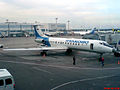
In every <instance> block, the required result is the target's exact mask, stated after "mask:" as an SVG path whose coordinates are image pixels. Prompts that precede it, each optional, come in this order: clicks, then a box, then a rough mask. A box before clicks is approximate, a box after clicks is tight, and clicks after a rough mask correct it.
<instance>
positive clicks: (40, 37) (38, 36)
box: [33, 26, 51, 46]
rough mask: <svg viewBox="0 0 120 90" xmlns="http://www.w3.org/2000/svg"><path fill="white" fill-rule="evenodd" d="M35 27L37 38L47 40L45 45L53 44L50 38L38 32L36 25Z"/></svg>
mask: <svg viewBox="0 0 120 90" xmlns="http://www.w3.org/2000/svg"><path fill="white" fill-rule="evenodd" d="M33 27H34V31H35V37H36V39H43V40H44V41H45V45H47V46H51V45H50V42H49V38H48V37H42V36H40V35H39V34H38V32H37V28H36V26H33Z"/></svg>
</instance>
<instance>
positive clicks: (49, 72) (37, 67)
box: [33, 67, 53, 74]
mask: <svg viewBox="0 0 120 90" xmlns="http://www.w3.org/2000/svg"><path fill="white" fill-rule="evenodd" d="M33 68H34V69H36V70H39V71H42V72H45V73H48V74H53V73H52V72H49V71H47V70H44V69H40V68H38V67H33Z"/></svg>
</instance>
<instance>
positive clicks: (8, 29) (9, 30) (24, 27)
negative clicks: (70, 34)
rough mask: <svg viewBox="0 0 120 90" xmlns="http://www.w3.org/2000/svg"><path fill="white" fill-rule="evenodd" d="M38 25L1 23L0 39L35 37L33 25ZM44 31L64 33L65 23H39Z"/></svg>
mask: <svg viewBox="0 0 120 90" xmlns="http://www.w3.org/2000/svg"><path fill="white" fill-rule="evenodd" d="M35 24H36V23H18V22H5V23H0V37H21V36H34V30H33V25H35ZM37 25H40V28H41V29H42V31H43V32H44V31H54V32H56V30H58V31H64V30H66V24H65V23H57V24H56V23H37Z"/></svg>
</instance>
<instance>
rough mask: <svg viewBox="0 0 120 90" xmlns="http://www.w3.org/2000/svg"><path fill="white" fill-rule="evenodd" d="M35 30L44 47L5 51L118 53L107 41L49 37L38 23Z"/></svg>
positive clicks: (38, 40) (39, 41) (37, 40)
mask: <svg viewBox="0 0 120 90" xmlns="http://www.w3.org/2000/svg"><path fill="white" fill-rule="evenodd" d="M33 27H34V31H35V42H37V43H42V44H43V46H42V47H37V48H16V49H3V50H4V51H11V50H12V51H24V50H32V51H36V50H37V51H42V52H41V55H42V56H43V55H46V54H47V51H50V50H66V54H70V53H72V50H80V51H87V52H93V53H98V54H100V58H101V57H102V55H103V54H104V53H117V52H116V49H115V48H114V47H112V46H111V45H109V44H108V43H107V42H105V41H101V40H89V39H76V38H60V37H48V36H46V35H45V34H43V32H42V31H41V30H40V29H39V26H38V25H33Z"/></svg>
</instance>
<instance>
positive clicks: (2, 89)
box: [0, 69, 15, 90]
mask: <svg viewBox="0 0 120 90" xmlns="http://www.w3.org/2000/svg"><path fill="white" fill-rule="evenodd" d="M14 88H15V82H14V79H13V76H12V75H11V74H10V73H9V72H8V70H7V69H0V90H14Z"/></svg>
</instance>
